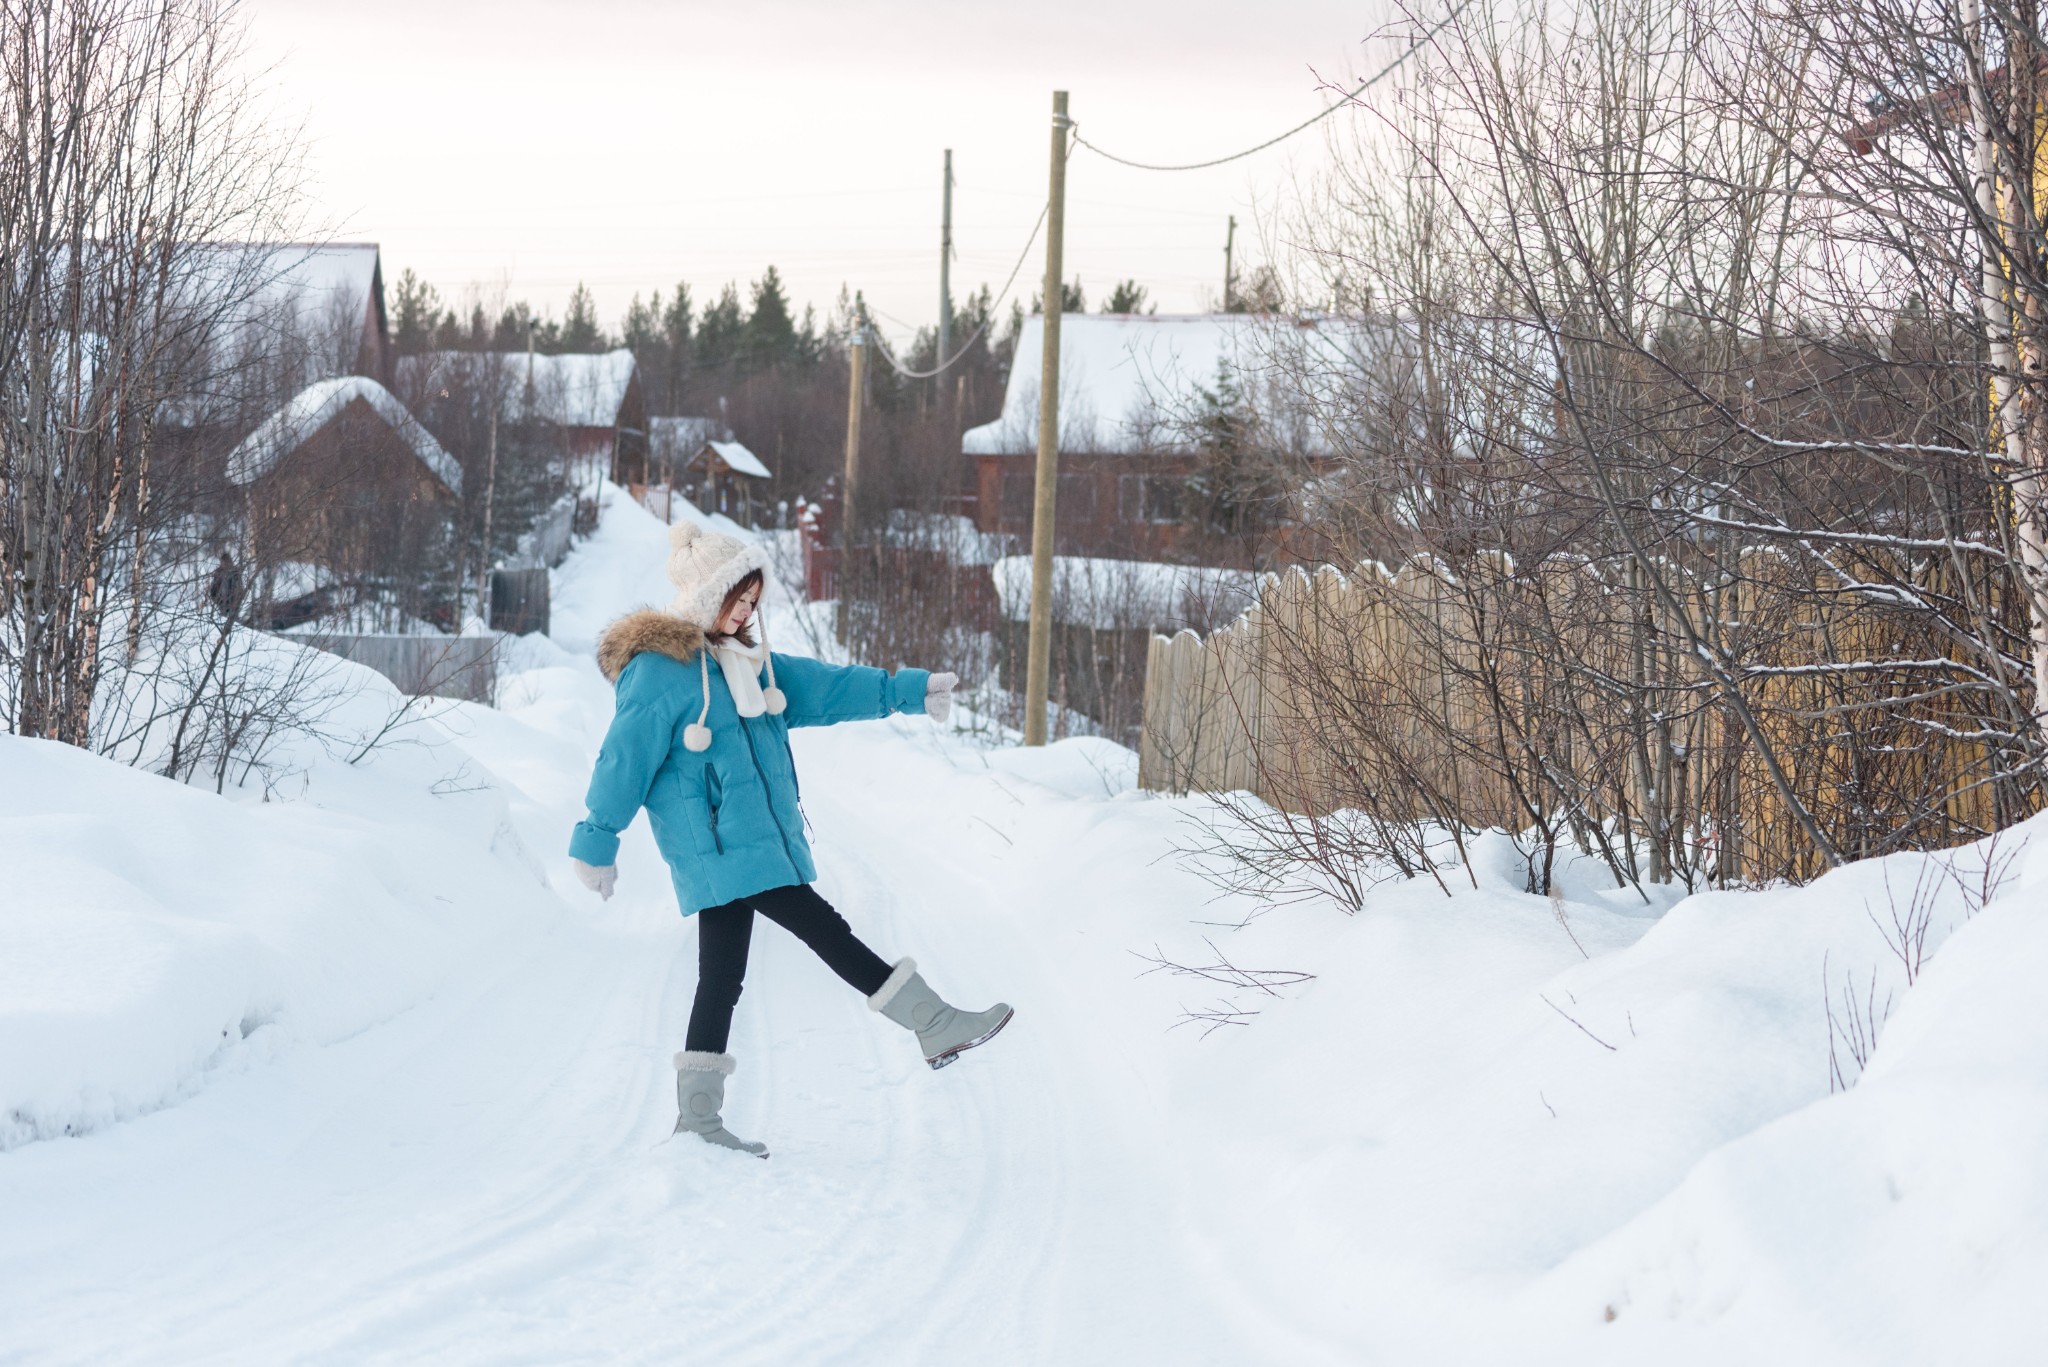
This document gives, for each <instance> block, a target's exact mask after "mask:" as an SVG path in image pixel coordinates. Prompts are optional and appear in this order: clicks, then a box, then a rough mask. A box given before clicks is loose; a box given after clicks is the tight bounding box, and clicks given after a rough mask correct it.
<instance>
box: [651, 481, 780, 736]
mask: <svg viewBox="0 0 2048 1367" xmlns="http://www.w3.org/2000/svg"><path fill="white" fill-rule="evenodd" d="M668 544H669V553H668V578H669V582H670V583H672V584H674V585H675V586H676V596H675V601H674V602H672V603H670V604H669V608H668V610H669V612H670V613H672V614H673V615H675V616H677V617H680V618H682V619H683V620H684V621H686V622H689V623H691V624H692V625H694V626H697V627H701V628H702V629H703V630H704V631H705V633H706V634H709V633H711V632H713V631H716V630H717V629H718V610H719V608H721V607H723V606H724V605H725V595H726V594H728V593H731V592H732V590H733V588H734V586H735V585H737V584H738V583H739V582H740V581H741V580H742V579H745V578H746V577H747V576H748V575H750V574H755V573H759V574H760V575H761V577H762V578H763V580H766V578H767V575H768V557H767V555H766V554H765V553H764V552H763V551H762V549H761V548H760V547H759V546H756V545H753V544H751V543H749V542H745V541H740V540H738V539H737V538H734V537H730V536H726V535H724V534H723V533H720V532H711V531H706V530H704V528H702V527H700V526H698V525H697V524H696V523H694V522H678V523H677V524H676V525H675V526H673V527H671V528H669V529H668ZM767 647H768V637H767V631H766V628H765V627H764V628H763V629H762V636H761V644H760V646H759V647H757V649H758V651H759V658H760V659H761V661H762V662H763V663H765V664H766V665H767V667H768V687H767V688H766V689H762V690H760V694H759V702H758V704H757V705H755V706H752V707H750V706H748V704H749V703H750V702H753V699H752V698H750V697H749V696H748V695H749V694H750V693H752V692H753V691H754V690H755V689H756V688H758V685H756V684H755V683H754V676H753V657H752V656H751V655H748V656H744V657H738V658H734V659H732V660H728V659H726V658H725V656H726V655H727V654H735V655H737V652H736V650H735V651H723V652H721V654H720V658H719V667H720V668H721V669H722V670H724V671H725V675H726V681H727V686H728V687H730V688H731V689H732V690H733V695H734V701H735V702H736V703H737V704H738V705H739V708H740V715H742V716H758V715H760V712H761V711H767V712H769V713H773V714H776V715H780V714H781V712H782V709H783V708H784V707H785V706H787V700H786V699H785V698H784V697H783V694H782V690H781V689H779V688H777V687H776V686H775V657H774V656H773V655H772V654H770V653H769V651H768V648H767ZM719 649H720V648H719V647H717V646H715V645H714V646H707V648H705V649H704V650H702V651H700V652H698V668H699V669H701V670H702V671H703V679H704V710H703V711H702V712H700V713H699V714H698V716H697V720H696V721H695V722H693V723H691V724H690V725H689V726H686V727H684V728H683V745H684V746H685V747H686V748H688V749H690V750H698V751H701V750H708V749H710V748H711V726H710V720H711V655H712V653H713V651H714V650H719Z"/></svg>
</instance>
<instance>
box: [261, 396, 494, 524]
mask: <svg viewBox="0 0 2048 1367" xmlns="http://www.w3.org/2000/svg"><path fill="white" fill-rule="evenodd" d="M358 400H360V401H361V402H363V403H366V404H368V405H369V406H370V407H371V409H372V410H373V411H375V413H376V414H377V416H378V417H380V418H382V419H383V420H384V422H385V423H386V424H387V425H389V426H390V428H391V430H392V431H394V432H396V433H397V434H398V435H399V438H400V439H401V440H403V441H404V442H405V444H406V445H407V446H409V447H411V448H412V453H413V454H414V455H415V456H418V457H419V460H420V464H422V465H424V466H426V467H427V468H428V469H429V470H431V471H433V473H434V477H435V478H436V479H438V480H440V481H441V483H443V484H445V485H447V486H448V488H449V490H450V491H451V492H453V493H457V494H459V493H461V492H462V467H461V466H460V465H457V464H456V463H455V459H454V458H453V457H452V456H450V455H449V454H448V453H447V452H446V451H445V450H443V449H442V447H441V443H440V442H438V441H435V440H434V434H433V433H431V432H429V431H427V429H426V428H424V427H422V426H421V425H420V422H419V419H417V418H415V417H413V415H412V414H410V413H408V412H406V410H405V405H404V404H402V403H400V402H399V401H398V400H397V399H396V398H394V397H392V394H391V391H390V390H388V389H386V388H385V387H384V386H383V385H381V384H378V383H377V382H376V381H375V380H372V379H370V378H369V377H367V376H364V375H341V376H337V377H336V378H334V379H331V380H319V381H316V382H315V383H313V384H309V385H307V386H306V387H305V388H304V389H302V390H300V391H299V392H298V393H297V394H295V395H293V396H292V400H291V402H290V403H287V404H286V405H285V406H284V407H283V408H280V409H278V410H277V411H276V412H275V413H272V414H271V415H270V416H269V417H267V418H265V419H264V420H263V422H262V424H261V425H259V426H258V427H257V428H256V430H255V431H253V432H251V433H250V434H249V435H248V436H246V437H244V438H242V441H241V444H240V445H238V446H237V447H235V449H234V450H233V451H232V452H231V453H229V455H228V478H229V479H231V480H233V481H234V482H235V483H237V484H250V483H253V482H255V481H256V480H259V479H261V478H262V477H263V476H264V475H266V474H268V473H269V472H270V471H271V469H272V468H273V467H275V466H276V465H277V463H278V462H279V461H280V460H283V459H284V458H285V457H286V456H287V455H289V454H291V453H292V452H293V451H296V450H297V449H298V448H299V447H301V446H303V445H305V444H306V443H307V442H308V441H310V440H312V438H313V436H314V434H315V433H317V432H319V431H320V429H321V428H323V427H325V426H327V424H328V423H330V422H333V421H334V420H335V419H336V418H338V417H340V416H341V413H342V410H343V409H345V408H347V407H348V406H349V405H350V404H352V403H355V402H357V401H358Z"/></svg>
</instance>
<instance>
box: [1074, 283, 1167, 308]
mask: <svg viewBox="0 0 2048 1367" xmlns="http://www.w3.org/2000/svg"><path fill="white" fill-rule="evenodd" d="M1076 288H1077V289H1078V288H1079V286H1078V284H1077V285H1076ZM1145 297H1146V290H1145V287H1144V286H1143V285H1141V284H1139V283H1138V282H1137V281H1135V280H1119V281H1117V282H1116V288H1115V289H1113V290H1111V291H1110V292H1109V299H1108V302H1106V303H1104V304H1103V306H1102V311H1103V312H1104V313H1156V312H1157V311H1158V306H1157V305H1156V304H1155V305H1148V304H1147V303H1146V302H1145Z"/></svg>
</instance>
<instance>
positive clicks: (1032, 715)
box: [1024, 90, 1071, 745]
mask: <svg viewBox="0 0 2048 1367" xmlns="http://www.w3.org/2000/svg"><path fill="white" fill-rule="evenodd" d="M1070 126H1071V124H1070V123H1069V122H1068V119H1067V92H1066V91H1064V90H1055V91H1054V92H1053V93H1052V181H1051V185H1050V188H1049V192H1048V195H1047V203H1046V214H1045V313H1044V332H1045V348H1044V351H1043V353H1042V354H1041V357H1040V360H1039V371H1038V489H1037V495H1038V496H1037V499H1036V500H1035V501H1034V503H1033V505H1032V509H1031V646H1030V654H1029V656H1028V657H1027V659H1026V662H1025V667H1024V743H1025V744H1026V745H1043V744H1045V695H1046V685H1047V682H1048V680H1049V676H1050V674H1051V672H1052V670H1051V664H1052V660H1051V656H1052V532H1053V496H1054V495H1055V494H1056V493H1058V492H1059V468H1060V305H1061V303H1062V299H1063V296H1062V294H1061V291H1060V282H1061V280H1062V278H1063V277H1064V275H1065V263H1064V262H1063V261H1062V260H1061V252H1062V250H1063V249H1064V248H1065V246H1066V221H1067V129H1068V128H1069V127H1070Z"/></svg>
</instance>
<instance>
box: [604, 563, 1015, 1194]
mask: <svg viewBox="0 0 2048 1367" xmlns="http://www.w3.org/2000/svg"><path fill="white" fill-rule="evenodd" d="M669 541H670V545H671V547H672V550H671V552H670V554H669V561H668V573H669V579H670V580H671V581H672V582H673V583H674V584H675V586H676V598H675V601H674V602H673V603H672V604H670V606H669V608H668V610H667V611H666V612H657V611H652V610H649V611H642V612H635V613H631V614H629V615H628V616H626V617H623V618H621V619H620V620H618V621H617V622H614V623H613V624H612V625H611V626H610V627H608V628H606V629H605V632H604V635H603V636H602V637H600V638H599V640H598V646H597V662H598V666H599V668H601V669H602V670H603V671H604V673H605V677H606V678H608V679H611V680H612V681H613V683H614V684H615V685H616V686H617V710H616V712H615V713H614V715H613V717H612V724H611V729H610V730H609V731H607V732H606V733H605V738H604V745H603V747H602V748H601V749H600V750H599V751H598V753H597V771H596V772H595V773H594V774H592V775H591V779H590V793H589V796H588V798H587V799H586V805H587V806H588V807H589V809H590V814H589V817H588V818H587V819H586V820H584V821H582V822H580V823H578V824H577V827H576V831H575V834H574V835H573V836H572V837H571V838H570V841H569V855H570V858H571V859H572V860H573V862H574V865H575V868H576V874H577V877H578V878H580V879H581V880H582V881H583V883H584V884H585V885H586V886H587V887H589V888H590V889H591V890H592V891H593V892H596V893H597V894H598V895H599V896H601V897H605V898H609V897H610V896H611V895H612V889H613V887H614V885H615V884H616V881H617V877H618V872H617V868H616V865H615V862H614V861H615V860H616V859H617V857H618V849H619V832H620V831H622V830H624V829H625V828H626V827H627V825H629V824H630V823H631V822H632V820H633V816H634V814H635V813H636V812H638V811H639V810H640V809H641V808H642V807H645V808H646V809H647V820H648V824H649V825H651V826H652V827H653V828H654V841H655V844H656V845H657V846H658V847H659V848H660V850H661V854H662V858H663V859H665V860H667V861H668V866H669V871H670V873H671V875H672V876H673V878H674V881H675V889H676V900H677V901H678V902H679V903H680V904H681V905H682V910H683V914H684V915H685V916H690V915H694V916H696V917H697V925H698V935H697V999H696V1002H695V1004H694V1006H693V1008H692V1010H691V1012H690V1029H689V1034H688V1037H687V1038H686V1039H685V1041H684V1047H683V1051H682V1052H681V1053H679V1054H677V1055H676V1057H675V1065H676V1103H677V1111H678V1115H677V1119H676V1133H678V1134H681V1133H683V1132H685V1131H689V1132H691V1133H694V1134H697V1135H700V1136H702V1137H703V1138H704V1139H705V1140H707V1141H709V1142H710V1143H713V1144H718V1145H722V1146H724V1147H726V1148H731V1149H741V1150H744V1151H746V1152H748V1153H752V1154H758V1155H759V1156H761V1157H763V1158H766V1157H767V1156H768V1149H767V1146H766V1145H764V1144H755V1143H748V1142H746V1141H745V1140H742V1139H739V1138H738V1137H736V1136H735V1135H733V1134H732V1132H731V1131H729V1130H727V1129H726V1128H725V1122H724V1121H723V1120H722V1119H721V1118H720V1115H719V1112H720V1111H721V1110H722V1109H723V1107H724V1104H725V1079H726V1078H727V1077H728V1076H730V1075H731V1073H732V1071H733V1058H732V1055H731V1054H729V1053H727V1052H726V1044H727V1037H728V1035H729V1033H730V1031H731V1028H732V1014H733V1008H734V1007H735V1006H736V1005H738V1003H739V996H740V988H741V985H742V983H743V981H744V979H745V976H746V970H747V947H748V944H749V942H750V940H751V939H752V936H753V928H754V913H755V912H759V913H760V914H761V915H763V916H765V917H767V918H768V919H769V920H771V921H773V922H775V923H776V924H777V925H780V926H782V927H783V928H784V929H786V930H788V931H790V932H791V933H792V934H794V935H795V936H797V938H799V939H801V940H802V941H803V942H804V943H805V944H807V945H809V946H810V947H811V948H812V949H813V950H814V951H816V953H817V955H818V957H819V958H821V959H823V960H824V961H825V963H826V965H827V966H828V967H830V968H831V969H832V971H833V972H835V973H837V974H838V975H839V976H840V977H841V978H842V979H844V980H845V981H846V982H847V983H848V984H850V985H851V986H852V987H853V988H854V989H855V990H857V991H859V992H861V993H862V994H864V995H865V996H866V997H867V999H868V1005H869V1007H870V1008H871V1009H873V1010H875V1011H879V1012H881V1013H882V1014H883V1015H885V1016H887V1017H888V1018H889V1019H890V1020H892V1021H895V1022H896V1023H897V1024H898V1025H901V1026H903V1027H905V1028H906V1029H908V1030H911V1031H914V1032H915V1033H916V1035H917V1037H918V1043H919V1045H920V1046H921V1047H922V1048H923V1050H924V1057H925V1061H926V1062H927V1063H929V1064H930V1065H931V1066H932V1067H933V1068H943V1067H945V1066H946V1065H947V1064H948V1063H951V1062H952V1061H953V1060H954V1059H956V1058H958V1057H959V1056H960V1053H961V1051H962V1050H965V1049H972V1048H973V1047H974V1046H975V1045H977V1044H982V1043H985V1042H986V1041H988V1040H989V1039H990V1038H992V1037H993V1036H994V1035H995V1033H996V1032H997V1031H998V1030H1001V1029H1002V1028H1003V1027H1004V1026H1005V1025H1007V1024H1009V1022H1010V1015H1011V1011H1010V1008H1009V1007H1008V1006H1007V1005H1005V1004H1003V1003H1000V1002H998V1003H997V1004H996V1005H995V1006H992V1007H990V1008H989V1009H988V1010H986V1011H978V1012H968V1011H957V1010H955V1009H954V1008H953V1007H951V1006H948V1005H947V1004H946V1003H945V1002H944V1001H943V1000H941V999H940V997H939V995H938V994H937V993H936V992H933V991H932V990H931V988H930V987H929V986H927V985H926V983H925V981H924V978H923V976H922V975H920V974H919V973H918V971H917V964H916V962H915V961H914V960H911V959H902V960H899V961H898V962H897V963H896V964H894V965H893V966H892V965H890V964H889V963H888V962H887V961H886V960H884V959H883V958H881V957H880V956H879V955H877V954H876V953H875V952H874V951H873V950H872V949H869V948H868V947H867V946H866V945H865V944H863V943H862V942H861V941H860V939H859V937H857V936H856V935H855V934H854V933H853V928H852V927H851V926H849V925H848V924H847V923H846V918H845V917H843V916H841V915H840V914H839V913H838V912H837V911H835V910H833V909H832V906H831V904H830V903H828V902H827V901H826V900H825V899H824V898H822V897H820V896H819V895H818V893H817V891H816V890H815V889H814V888H812V887H811V882H812V880H813V879H815V878H816V877H817V876H818V871H817V868H816V866H815V865H814V864H813V863H812V862H811V848H810V844H809V843H808V842H807V841H806V840H805V839H804V819H803V813H802V811H801V810H800V809H799V807H798V805H797V801H798V790H797V777H796V763H795V759H794V757H793V756H792V755H791V753H790V748H789V728H790V727H792V726H827V725H830V724H831V723H833V722H840V721H860V720H864V719H868V718H876V717H887V716H892V715H894V714H896V713H899V712H920V711H921V712H926V713H929V714H930V715H931V716H933V717H935V718H937V719H939V720H941V721H943V720H944V719H945V717H946V715H947V713H948V712H949V711H950V710H951V708H952V698H953V686H954V684H956V683H958V682H959V680H958V678H957V677H955V676H954V675H951V674H930V673H927V672H926V671H924V670H922V669H900V670H898V671H896V673H895V674H894V675H893V676H891V675H890V674H887V673H885V672H884V671H882V670H879V669H869V668H865V667H859V666H834V665H826V664H820V663H819V662H818V661H816V660H809V659H802V658H799V657H796V656H791V655H776V654H772V653H770V652H769V650H768V645H767V641H766V639H765V638H763V639H762V640H760V641H758V642H757V641H756V640H755V639H754V635H753V631H752V622H753V619H754V615H755V612H756V610H757V609H758V607H759V605H760V601H761V589H762V585H763V582H764V579H765V571H766V569H767V561H766V559H765V557H764V556H763V555H762V553H761V551H760V548H759V547H756V546H753V545H749V544H747V543H744V542H741V541H737V540H734V539H733V538H732V537H728V536H721V535H719V534H718V533H716V532H705V531H702V530H701V529H699V528H698V527H696V526H695V525H693V524H690V523H684V524H681V525H678V526H676V527H674V528H672V529H671V530H670V533H669Z"/></svg>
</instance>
